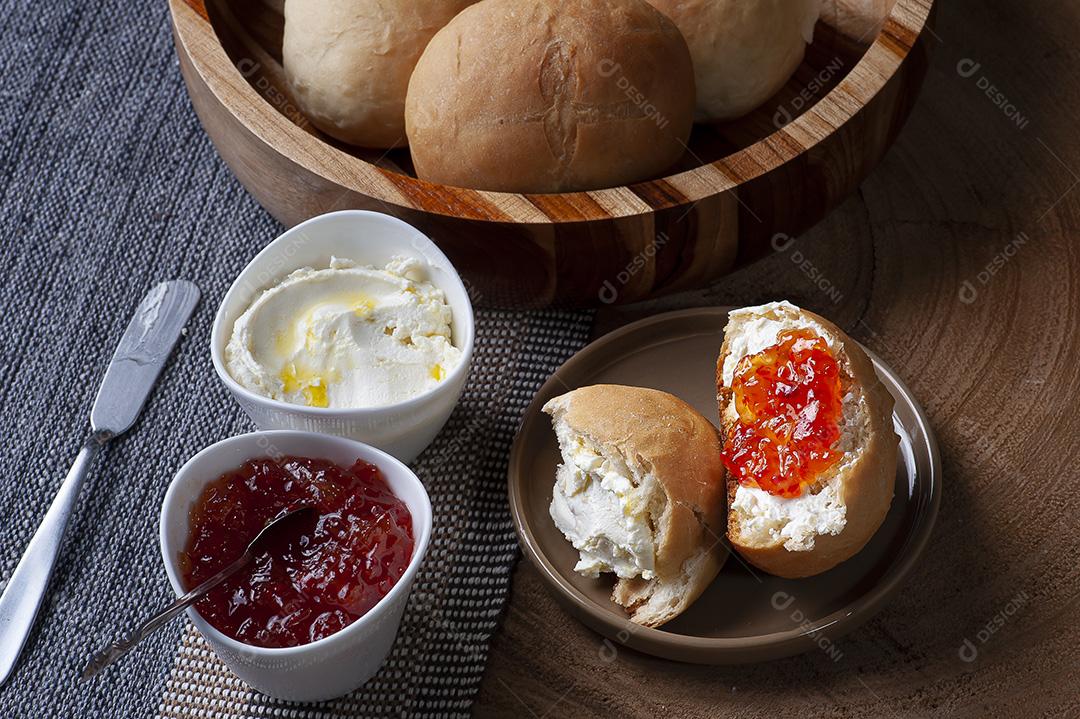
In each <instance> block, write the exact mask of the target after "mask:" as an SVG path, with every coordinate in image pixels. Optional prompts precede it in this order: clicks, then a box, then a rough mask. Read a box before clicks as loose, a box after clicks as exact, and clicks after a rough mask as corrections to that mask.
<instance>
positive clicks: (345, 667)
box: [161, 431, 431, 701]
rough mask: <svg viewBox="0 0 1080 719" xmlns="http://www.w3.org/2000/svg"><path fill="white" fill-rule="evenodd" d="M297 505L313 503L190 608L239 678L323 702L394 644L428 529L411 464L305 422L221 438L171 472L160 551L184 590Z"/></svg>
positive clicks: (426, 506) (370, 669) (427, 512)
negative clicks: (304, 427)
mask: <svg viewBox="0 0 1080 719" xmlns="http://www.w3.org/2000/svg"><path fill="white" fill-rule="evenodd" d="M299 506H312V507H314V509H315V510H316V511H315V512H311V513H309V514H307V515H305V516H304V519H303V521H301V522H300V523H298V524H296V525H294V526H292V527H291V528H290V530H289V532H288V533H287V536H283V537H281V539H280V541H278V542H276V543H275V544H273V545H271V546H269V547H267V548H266V550H265V551H263V552H262V553H261V554H260V555H259V556H257V557H256V558H255V559H254V561H253V562H252V563H251V564H250V565H249V566H248V567H247V568H246V569H244V570H241V571H240V572H239V573H237V574H236V575H235V576H234V577H232V578H230V579H229V580H227V581H226V582H224V583H223V584H222V585H220V586H219V587H217V588H216V589H214V590H213V591H211V592H210V593H209V594H208V595H207V596H206V597H204V598H203V599H201V600H199V601H198V602H197V603H196V604H195V605H194V607H192V609H189V610H188V612H189V616H190V617H191V618H192V621H193V622H194V623H195V625H196V627H197V628H198V629H199V630H200V632H201V633H202V634H203V636H204V637H205V638H206V639H207V641H208V642H209V643H210V644H211V646H212V647H213V648H214V649H215V650H216V651H217V652H218V654H219V655H221V657H222V658H223V659H224V660H225V662H226V663H227V664H228V665H229V666H230V668H231V669H232V670H233V671H234V672H235V673H236V674H237V675H238V676H240V678H241V679H244V680H245V681H246V682H248V683H249V684H251V685H252V686H254V687H255V688H256V689H259V690H260V691H262V692H264V693H266V694H270V695H271V696H276V697H279V698H283V699H288V700H292V701H318V700H322V699H329V698H332V697H336V696H342V695H344V694H347V693H348V692H350V691H352V690H353V689H355V688H357V687H358V686H360V685H361V684H363V683H364V682H365V681H366V680H367V679H368V678H370V677H371V676H372V675H373V674H374V673H375V672H376V671H377V670H378V668H379V665H380V664H381V663H382V660H383V659H384V658H385V656H386V654H387V653H388V652H389V650H390V647H391V645H392V644H393V640H394V637H395V635H396V633H397V629H398V625H399V624H400V620H401V614H402V612H403V611H404V607H405V600H406V598H407V596H408V593H409V590H410V587H411V584H412V581H413V579H414V577H415V574H416V569H417V566H418V565H419V562H420V560H421V559H422V557H423V555H424V553H425V551H426V548H427V544H428V541H429V537H430V534H431V506H430V502H429V500H428V497H427V493H426V491H425V490H424V487H423V485H422V484H421V483H420V481H419V479H417V478H416V476H415V475H414V474H413V473H412V472H411V471H410V470H409V469H408V468H407V467H405V465H403V464H401V463H400V462H398V461H397V460H395V459H393V458H392V457H390V456H389V455H387V454H385V453H383V452H380V451H379V450H377V449H374V448H372V447H369V446H367V445H364V444H361V443H359V442H356V441H354V440H349V439H343V438H338V437H330V436H327V435H318V434H310V433H306V432H291V431H278V432H259V433H255V434H249V435H242V436H240V437H233V438H232V439H228V440H225V441H224V442H219V443H218V444H216V445H213V446H212V447H210V448H208V449H207V450H204V451H203V452H201V453H199V454H198V455H196V456H195V457H194V458H193V459H192V460H191V461H189V462H188V463H187V464H186V465H185V466H184V468H183V469H181V470H180V472H179V473H178V474H177V476H176V478H175V479H174V480H173V483H172V485H171V486H170V488H169V491H168V493H167V494H166V498H165V504H164V506H163V507H162V517H161V540H162V556H163V558H164V560H165V564H166V570H167V572H168V574H169V580H170V582H171V583H172V585H173V589H174V590H175V591H176V592H177V594H178V595H179V594H182V593H184V592H185V591H187V590H189V589H191V588H192V587H194V586H195V585H197V584H199V583H200V582H202V581H204V580H205V579H207V578H209V577H210V576H212V575H213V574H215V573H216V572H218V571H219V570H220V569H222V568H223V567H225V566H226V565H227V564H229V563H230V562H232V561H233V560H235V559H236V558H237V557H239V556H240V555H241V554H243V552H244V550H245V548H246V547H247V545H248V543H249V542H250V541H251V539H252V538H254V536H255V535H256V534H258V532H259V531H260V530H261V529H262V528H263V527H264V526H265V525H266V524H267V523H268V522H269V521H271V520H272V519H273V518H274V517H276V516H278V515H279V514H280V513H282V512H283V511H287V510H289V509H292V508H295V507H299Z"/></svg>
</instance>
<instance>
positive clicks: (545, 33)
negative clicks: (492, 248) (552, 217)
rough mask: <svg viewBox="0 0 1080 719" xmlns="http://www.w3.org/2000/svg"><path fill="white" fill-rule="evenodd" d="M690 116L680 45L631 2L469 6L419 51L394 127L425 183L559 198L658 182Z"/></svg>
mask: <svg viewBox="0 0 1080 719" xmlns="http://www.w3.org/2000/svg"><path fill="white" fill-rule="evenodd" d="M693 107H694V77H693V68H692V64H691V60H690V53H689V50H688V49H687V47H686V42H685V41H684V40H683V38H682V35H680V33H679V31H678V29H677V28H676V27H675V26H674V25H673V24H672V23H671V22H670V21H669V20H667V19H666V18H665V17H663V15H661V14H660V13H658V12H657V11H656V10H654V9H653V8H652V7H650V6H649V5H648V4H647V3H646V2H644V0H483V2H480V3H478V4H476V5H473V6H472V7H470V8H468V9H467V10H465V11H464V12H462V13H461V14H460V15H458V16H457V17H456V18H454V20H453V21H451V22H450V23H449V24H448V25H447V26H446V27H445V28H443V29H442V30H440V31H439V32H438V34H436V36H435V37H434V38H433V39H432V41H431V44H430V45H428V47H427V49H426V50H425V51H424V54H423V56H422V57H421V58H420V61H419V62H418V63H417V66H416V70H415V72H414V73H413V76H412V80H411V81H410V82H409V96H408V101H407V103H406V108H405V124H406V129H407V130H408V135H409V143H410V145H411V147H412V156H413V163H414V165H415V167H416V172H417V174H418V175H419V176H420V177H421V178H423V179H425V180H430V181H432V182H439V183H442V184H447V185H457V186H460V187H471V188H476V189H482V190H500V191H506V192H532V193H549V192H567V191H572V190H586V189H597V188H602V187H611V186H614V185H620V184H625V183H631V182H636V181H639V180H645V179H647V178H650V177H653V176H656V175H659V174H661V173H662V172H663V171H664V170H666V169H668V168H669V167H670V166H671V165H672V164H674V163H675V162H676V161H677V160H678V159H679V157H680V156H681V155H682V154H683V151H684V149H685V142H686V140H687V139H688V138H689V136H690V129H691V125H692V123H693Z"/></svg>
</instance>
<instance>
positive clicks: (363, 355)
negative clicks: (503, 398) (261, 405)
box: [225, 258, 461, 408]
mask: <svg viewBox="0 0 1080 719" xmlns="http://www.w3.org/2000/svg"><path fill="white" fill-rule="evenodd" d="M424 269H425V268H424V265H423V263H422V262H420V261H419V260H415V259H405V258H395V259H394V260H393V261H392V262H390V263H389V264H388V265H387V266H386V267H385V268H383V269H378V268H375V267H364V266H358V265H356V264H355V263H353V262H350V261H348V260H342V259H337V258H333V259H332V260H331V262H330V266H329V267H327V268H323V269H315V268H311V267H304V268H302V269H299V270H296V271H295V272H293V273H292V274H290V275H289V276H288V277H286V278H285V279H284V280H282V281H281V282H280V283H278V284H277V285H275V286H273V287H271V288H270V289H268V290H266V291H264V292H263V293H262V294H261V295H260V296H259V297H258V298H256V300H255V301H254V302H253V303H252V304H251V306H250V307H249V308H248V309H247V310H246V311H245V312H244V313H243V314H242V315H241V316H240V318H239V319H237V321H236V323H235V325H234V326H233V332H232V336H231V338H230V339H229V342H228V345H227V346H226V348H225V365H226V368H227V369H228V372H229V374H230V375H231V376H232V377H233V379H235V380H236V381H237V382H238V383H239V384H241V385H242V386H243V387H245V388H246V389H248V390H250V391H252V392H255V393H256V394H259V395H262V396H264V397H269V398H271V399H276V400H279V401H282V402H288V403H290V404H296V405H303V406H308V407H330V408H369V407H381V406H385V405H390V404H395V403H397V402H401V401H404V400H407V399H410V398H412V397H415V396H417V395H419V394H422V393H424V392H425V391H427V390H429V389H431V388H433V387H435V386H436V385H438V384H439V383H440V382H442V381H443V380H445V379H446V377H447V376H449V374H450V373H451V372H452V371H453V370H454V369H455V368H456V367H457V366H458V365H459V364H460V363H461V351H460V350H459V349H458V348H456V347H454V345H453V341H452V332H451V326H452V313H451V310H450V307H449V306H448V305H447V304H446V298H445V296H444V294H443V292H442V290H440V289H438V288H437V287H435V286H434V285H432V284H431V283H429V282H427V281H425V276H424Z"/></svg>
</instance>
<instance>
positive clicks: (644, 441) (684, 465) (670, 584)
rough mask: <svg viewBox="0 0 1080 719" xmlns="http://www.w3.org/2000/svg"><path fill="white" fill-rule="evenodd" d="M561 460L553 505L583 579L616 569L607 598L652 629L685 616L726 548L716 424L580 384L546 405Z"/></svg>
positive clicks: (676, 408) (631, 391) (657, 397)
mask: <svg viewBox="0 0 1080 719" xmlns="http://www.w3.org/2000/svg"><path fill="white" fill-rule="evenodd" d="M544 411H545V412H547V413H548V414H549V415H551V417H552V422H553V424H554V425H555V432H556V434H557V435H558V438H559V447H560V449H561V451H562V455H563V463H562V465H560V467H559V470H558V474H557V480H556V485H555V490H554V496H553V498H552V502H551V516H552V519H553V520H554V521H555V524H556V526H558V527H559V529H560V530H561V531H562V532H563V534H565V535H566V536H567V539H569V540H570V541H571V542H572V543H573V544H574V546H575V548H577V549H578V550H579V551H580V553H581V555H580V556H581V560H580V561H579V562H578V564H577V566H576V567H575V569H576V570H577V571H578V572H580V573H581V574H584V575H586V576H591V577H595V576H598V575H599V574H600V573H601V572H615V574H616V575H617V577H618V581H617V582H616V584H615V589H614V591H613V592H612V599H613V600H614V601H615V602H617V603H618V604H621V605H622V606H624V607H626V610H627V612H628V613H629V614H630V619H631V621H633V622H636V623H637V624H641V625H644V626H648V627H655V626H659V625H661V624H663V623H664V622H667V621H669V620H671V619H673V618H675V617H676V616H678V615H679V614H680V613H682V611H683V610H685V609H686V608H687V607H688V606H690V604H691V603H693V601H694V600H695V599H697V598H698V596H699V595H700V594H701V592H702V591H703V590H704V589H705V588H706V587H707V586H708V585H709V583H710V582H712V580H713V579H714V578H715V577H716V574H717V572H719V571H720V567H721V565H722V564H723V563H724V559H726V558H727V551H726V550H725V548H724V547H723V545H722V543H721V541H720V540H721V537H722V536H723V531H724V530H723V527H724V507H725V505H724V468H723V464H722V463H721V461H720V436H719V434H718V433H717V431H716V428H715V427H714V426H713V425H712V424H711V423H710V422H709V421H708V420H707V419H705V418H704V417H702V416H701V414H699V413H698V412H697V411H695V410H694V409H693V408H692V407H690V406H689V405H688V404H686V403H685V402H683V401H682V400H680V399H678V398H676V397H673V396H671V395H670V394H667V393H666V392H659V391H657V390H652V389H642V388H639V387H621V386H617V385H596V386H592V387H582V388H581V389H577V390H574V391H573V392H570V393H568V394H564V395H562V396H561V397H556V398H555V399H553V400H551V401H550V402H548V403H547V404H546V405H544Z"/></svg>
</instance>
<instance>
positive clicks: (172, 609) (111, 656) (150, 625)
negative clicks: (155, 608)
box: [82, 552, 252, 679]
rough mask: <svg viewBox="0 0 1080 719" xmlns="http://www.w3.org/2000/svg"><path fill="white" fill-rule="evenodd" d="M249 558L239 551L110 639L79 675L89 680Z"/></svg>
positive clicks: (248, 554)
mask: <svg viewBox="0 0 1080 719" xmlns="http://www.w3.org/2000/svg"><path fill="white" fill-rule="evenodd" d="M251 559H252V556H251V552H244V554H242V555H241V556H240V558H239V559H237V560H236V561H235V562H233V563H232V564H230V565H228V566H227V567H225V568H224V569H222V570H221V571H220V572H218V573H217V574H215V575H214V576H212V577H210V578H209V579H207V580H206V581H205V582H203V583H202V584H200V585H199V586H197V587H195V588H194V589H192V590H191V591H190V592H188V593H187V594H185V595H184V596H182V597H180V598H179V599H177V600H176V601H175V602H173V603H172V604H170V605H169V606H167V607H165V609H163V610H161V611H160V612H158V613H157V614H155V615H154V616H152V617H150V618H149V619H147V620H146V621H145V622H143V623H142V624H140V625H139V626H138V627H136V628H135V629H134V630H133V631H132V632H131V633H130V634H128V635H127V636H126V637H125V638H124V639H121V640H120V641H117V642H113V643H112V644H110V645H109V646H108V647H107V648H105V649H103V650H102V651H100V652H98V653H97V654H95V655H94V656H93V657H92V658H91V659H90V661H89V662H87V664H86V666H85V667H84V668H83V671H82V678H83V679H89V678H90V677H92V676H95V675H96V674H98V673H100V672H101V671H102V670H103V669H105V668H106V667H107V666H109V665H110V664H112V663H113V662H115V661H116V660H117V659H120V658H121V657H123V656H124V655H125V654H127V653H128V652H130V651H131V650H132V649H134V648H135V645H136V644H138V643H139V642H141V641H142V640H143V639H146V638H147V637H148V636H150V635H151V634H153V633H154V632H156V631H157V630H158V629H160V628H161V627H163V626H165V625H166V624H168V623H169V622H171V621H172V620H173V619H175V618H176V616H177V615H178V614H180V613H181V612H183V611H184V610H185V609H187V608H188V607H190V606H191V605H192V604H194V603H195V602H197V601H199V600H200V599H202V597H203V596H204V595H206V594H207V593H209V592H210V590H211V589H213V588H214V587H216V586H217V585H219V584H221V583H222V582H224V581H225V580H226V579H228V578H229V577H231V576H232V575H233V574H235V573H236V572H237V571H239V570H240V569H243V567H244V566H245V565H246V564H247V563H248V562H250V561H251Z"/></svg>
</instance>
